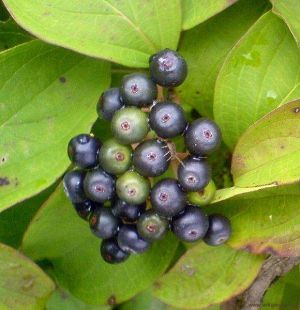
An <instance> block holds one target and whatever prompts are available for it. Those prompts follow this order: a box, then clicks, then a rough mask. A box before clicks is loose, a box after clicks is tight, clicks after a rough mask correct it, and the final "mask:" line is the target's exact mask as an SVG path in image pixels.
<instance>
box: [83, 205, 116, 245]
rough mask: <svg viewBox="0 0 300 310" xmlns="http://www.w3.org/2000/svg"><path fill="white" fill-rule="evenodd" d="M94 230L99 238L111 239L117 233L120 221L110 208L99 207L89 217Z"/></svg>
mask: <svg viewBox="0 0 300 310" xmlns="http://www.w3.org/2000/svg"><path fill="white" fill-rule="evenodd" d="M89 223H90V228H91V230H92V232H93V233H94V234H95V235H96V236H97V237H99V238H102V239H109V238H112V237H113V236H114V235H116V234H117V232H118V230H119V225H120V221H119V219H118V218H117V217H115V216H114V215H113V214H112V212H111V210H110V209H109V208H105V207H102V208H97V209H96V210H94V212H93V213H92V214H91V216H90V218H89Z"/></svg>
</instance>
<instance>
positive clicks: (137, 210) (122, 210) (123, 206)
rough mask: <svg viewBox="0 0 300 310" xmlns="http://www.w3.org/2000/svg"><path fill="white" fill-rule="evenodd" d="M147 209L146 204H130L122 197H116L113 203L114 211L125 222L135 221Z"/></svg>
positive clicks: (112, 208)
mask: <svg viewBox="0 0 300 310" xmlns="http://www.w3.org/2000/svg"><path fill="white" fill-rule="evenodd" d="M145 210H146V204H145V203H142V204H139V205H134V204H129V203H127V202H125V201H122V200H121V199H118V198H116V199H114V200H113V202H112V204H111V211H112V213H113V214H114V215H115V216H117V217H119V218H121V219H122V220H123V221H125V222H135V221H137V220H138V218H139V217H140V215H141V214H142V213H143V212H144V211H145Z"/></svg>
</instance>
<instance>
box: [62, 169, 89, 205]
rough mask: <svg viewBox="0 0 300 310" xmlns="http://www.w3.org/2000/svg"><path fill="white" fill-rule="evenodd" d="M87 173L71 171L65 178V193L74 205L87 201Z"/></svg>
mask: <svg viewBox="0 0 300 310" xmlns="http://www.w3.org/2000/svg"><path fill="white" fill-rule="evenodd" d="M84 177H85V172H84V171H82V170H73V171H69V172H67V173H66V174H65V176H64V181H63V185H64V191H65V193H66V195H67V197H68V198H69V199H70V201H71V202H72V203H81V202H84V201H85V200H86V195H85V193H84V189H83V180H84Z"/></svg>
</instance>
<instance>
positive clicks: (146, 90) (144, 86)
mask: <svg viewBox="0 0 300 310" xmlns="http://www.w3.org/2000/svg"><path fill="white" fill-rule="evenodd" d="M121 96H122V99H123V101H124V103H125V104H126V105H133V106H137V107H146V106H149V105H151V104H152V103H153V100H155V99H156V97H157V88H156V85H155V84H154V83H153V81H152V80H151V79H150V78H149V77H148V76H147V75H146V74H143V73H133V74H128V75H125V76H124V77H123V79H122V86H121Z"/></svg>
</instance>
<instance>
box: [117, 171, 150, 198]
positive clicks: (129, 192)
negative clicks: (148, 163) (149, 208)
mask: <svg viewBox="0 0 300 310" xmlns="http://www.w3.org/2000/svg"><path fill="white" fill-rule="evenodd" d="M116 188H117V195H118V197H119V198H120V199H122V200H124V201H125V202H127V203H130V204H141V203H143V202H145V201H146V199H147V197H148V196H149V191H150V183H149V180H148V179H146V178H144V177H142V176H141V175H139V174H138V173H137V172H134V171H127V172H125V173H124V174H123V175H121V176H120V177H119V178H118V180H117V185H116Z"/></svg>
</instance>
